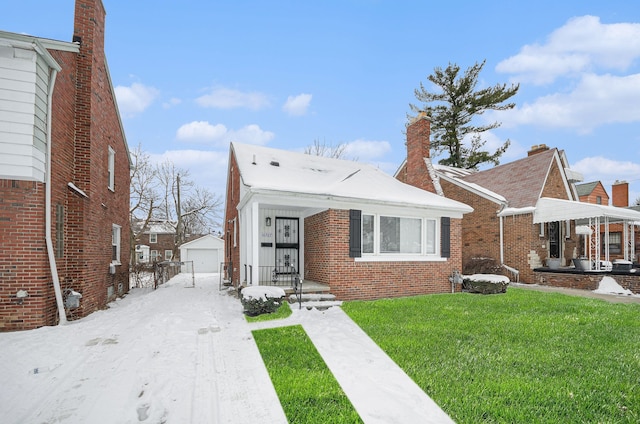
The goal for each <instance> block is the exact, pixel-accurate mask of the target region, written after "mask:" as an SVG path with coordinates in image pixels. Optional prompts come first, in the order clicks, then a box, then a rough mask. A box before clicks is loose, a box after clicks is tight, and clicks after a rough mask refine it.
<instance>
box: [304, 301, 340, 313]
mask: <svg viewBox="0 0 640 424" xmlns="http://www.w3.org/2000/svg"><path fill="white" fill-rule="evenodd" d="M301 306H302V307H303V308H307V309H313V308H316V309H317V310H319V311H323V310H325V309H329V308H332V307H334V306H342V301H341V300H309V301H307V302H302V305H301ZM292 307H294V308H295V305H292Z"/></svg>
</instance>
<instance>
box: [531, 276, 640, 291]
mask: <svg viewBox="0 0 640 424" xmlns="http://www.w3.org/2000/svg"><path fill="white" fill-rule="evenodd" d="M604 277H610V278H613V279H614V280H615V281H616V283H618V284H619V285H620V286H621V287H622V288H623V289H626V290H630V291H632V292H633V293H634V294H640V275H638V274H616V273H615V272H614V273H596V272H585V273H568V272H546V271H545V272H536V273H535V280H534V282H535V283H536V284H540V285H542V286H550V287H565V288H570V289H580V290H596V289H597V288H598V285H599V284H600V281H601V280H602V279H603V278H604Z"/></svg>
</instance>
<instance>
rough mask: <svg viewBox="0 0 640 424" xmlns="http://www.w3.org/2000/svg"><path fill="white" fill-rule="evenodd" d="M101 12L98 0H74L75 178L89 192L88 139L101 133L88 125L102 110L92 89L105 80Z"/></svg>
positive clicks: (96, 90) (106, 82)
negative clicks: (75, 50) (77, 47)
mask: <svg viewBox="0 0 640 424" xmlns="http://www.w3.org/2000/svg"><path fill="white" fill-rule="evenodd" d="M105 16H106V11H105V9H104V6H103V4H102V0H76V2H75V16H74V21H73V42H77V43H79V44H80V52H79V54H78V55H77V56H76V132H75V152H76V158H75V160H74V164H75V166H76V170H75V174H76V176H75V182H76V184H77V185H78V186H79V187H80V188H81V189H82V190H84V191H85V192H87V193H90V192H91V187H90V184H91V181H90V180H91V168H92V166H93V164H92V163H91V157H92V155H91V143H92V141H93V142H95V141H96V140H97V139H99V138H100V137H101V135H102V134H101V133H100V132H99V129H96V127H97V125H92V122H94V121H95V119H96V117H98V116H102V114H103V111H102V107H101V106H102V105H100V102H101V101H102V100H103V99H101V98H100V97H99V96H98V95H97V94H95V93H98V92H99V90H100V89H102V88H103V87H104V86H105V84H108V81H107V80H106V78H105V77H104V75H106V74H107V71H106V59H105V54H104V28H105Z"/></svg>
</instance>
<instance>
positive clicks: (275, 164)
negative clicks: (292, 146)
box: [269, 160, 280, 166]
mask: <svg viewBox="0 0 640 424" xmlns="http://www.w3.org/2000/svg"><path fill="white" fill-rule="evenodd" d="M269 165H271V166H280V162H278V161H275V160H272V161H271V162H270V163H269Z"/></svg>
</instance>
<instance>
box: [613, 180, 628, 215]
mask: <svg viewBox="0 0 640 424" xmlns="http://www.w3.org/2000/svg"><path fill="white" fill-rule="evenodd" d="M611 204H612V205H613V206H616V207H618V208H626V207H628V206H629V183H628V182H626V181H618V180H616V182H615V183H613V185H612V186H611Z"/></svg>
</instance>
